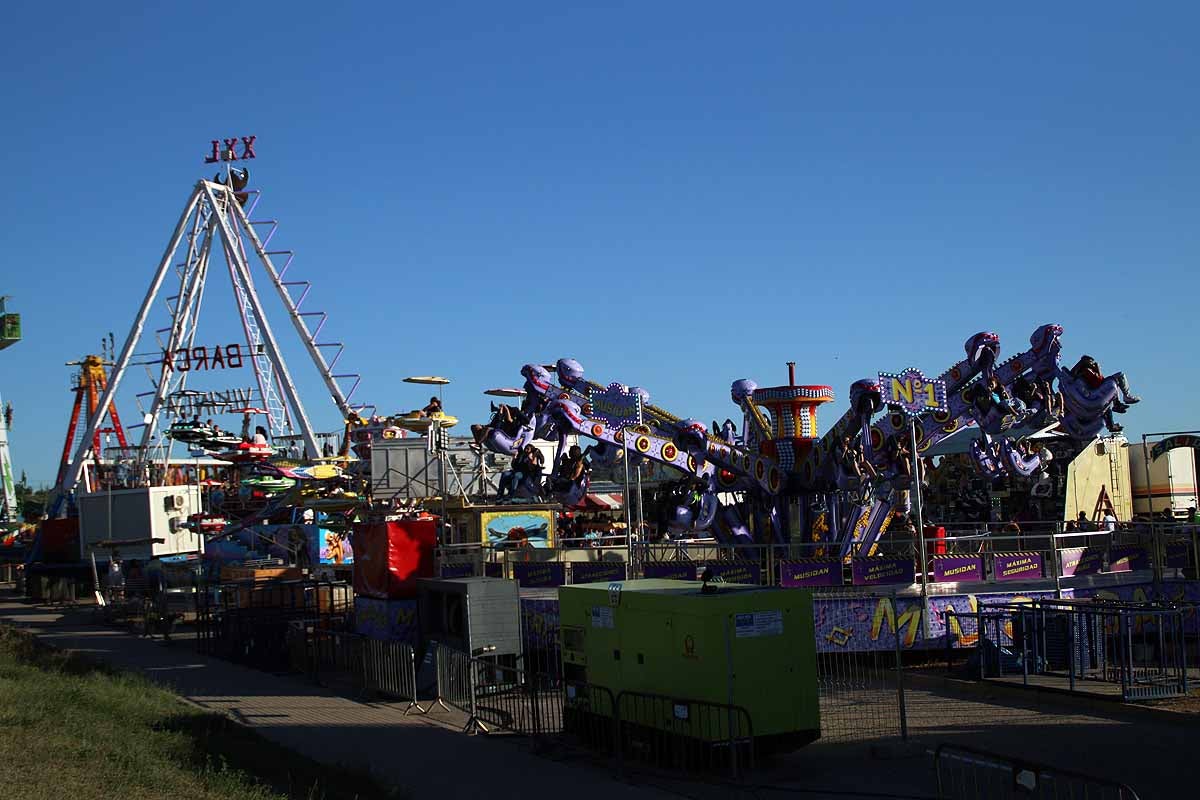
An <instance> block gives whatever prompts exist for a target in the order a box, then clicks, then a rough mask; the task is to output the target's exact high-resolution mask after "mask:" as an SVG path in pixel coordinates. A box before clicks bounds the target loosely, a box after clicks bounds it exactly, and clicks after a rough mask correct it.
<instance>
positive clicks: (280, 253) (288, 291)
mask: <svg viewBox="0 0 1200 800" xmlns="http://www.w3.org/2000/svg"><path fill="white" fill-rule="evenodd" d="M235 212H236V213H235V218H238V220H239V222H240V223H241V230H243V231H244V232H245V233H246V234H247V236H246V238H248V239H249V240H250V242H251V244H252V245H253V247H254V249H255V251H256V252H257V254H258V257H259V259H260V260H261V261H262V264H263V267H264V268H265V269H266V271H267V275H268V277H270V279H271V284H272V285H273V286H274V287H275V291H276V293H277V294H278V295H279V299H280V300H281V301H282V302H283V305H284V307H285V308H286V309H287V311H288V316H289V317H290V318H291V320H292V326H293V327H294V328H295V329H296V333H297V335H299V337H300V340H301V341H302V342H304V346H305V348H306V349H307V350H308V354H309V357H310V358H311V359H312V360H313V363H314V364H316V366H317V369H318V370H319V371H320V372H321V377H322V379H323V380H324V381H325V386H326V388H328V389H329V393H330V395H331V396H332V397H333V401H334V403H335V404H336V405H337V406H338V408H339V409H341V412H342V414H343V416H344V417H349V416H351V415H353V414H361V413H363V412H364V411H367V410H374V406H372V405H370V404H367V403H354V402H353V399H354V393H355V391H357V390H358V385H359V383H360V382H361V381H362V376H361V375H360V374H359V373H357V372H343V373H337V372H334V370H335V369H337V364H338V361H339V360H340V359H341V357H342V353H344V352H345V350H346V345H345V343H344V342H335V341H331V342H322V341H319V339H320V336H321V333H322V331H323V330H324V328H325V323H326V322H328V321H329V314H328V312H325V311H308V310H304V308H303V306H304V301H305V300H307V299H308V295H309V292H310V291H311V290H312V281H308V280H287V277H288V272H289V271H290V270H291V267H292V263H293V262H294V261H295V258H296V253H295V252H294V251H292V250H268V249H267V248H268V247H270V245H271V240H272V239H273V238H274V237H275V234H276V232H278V230H279V221H278V220H276V219H259V220H251V219H250V214H252V213H253V212H254V206H251V207H250V208H249V209H247V210H245V211H244V212H243V211H242V209H240V208H238V209H235ZM259 230H262V231H263V232H264V233H263V235H262V237H261V238H259V235H258V231H259ZM276 259H280V260H281V261H282V266H280V267H278V268H276V266H275V260H276ZM297 290H299V295H298V296H297V295H296V294H294V292H296V291H297ZM310 319H311V320H315V327H313V328H310V327H309V320H310ZM327 351H332V357H331V358H330V359H329V360H328V361H327V360H326V358H325V353H326V352H327ZM342 381H348V382H350V383H349V389H343V388H342V383H341V382H342Z"/></svg>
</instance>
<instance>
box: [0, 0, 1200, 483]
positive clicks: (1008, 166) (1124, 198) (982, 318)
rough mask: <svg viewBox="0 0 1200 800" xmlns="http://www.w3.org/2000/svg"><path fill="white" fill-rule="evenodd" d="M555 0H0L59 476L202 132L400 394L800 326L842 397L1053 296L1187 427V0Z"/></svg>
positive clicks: (474, 406)
mask: <svg viewBox="0 0 1200 800" xmlns="http://www.w3.org/2000/svg"><path fill="white" fill-rule="evenodd" d="M564 5H565V4H561V3H539V4H523V3H516V4H495V3H451V2H446V3H437V4H420V5H418V4H395V3H393V4H382V3H380V4H370V5H368V4H357V3H356V4H348V6H347V7H346V8H345V9H338V10H337V11H333V10H331V7H330V6H328V5H327V4H322V5H319V6H318V5H316V4H304V3H287V4H283V3H266V2H263V3H253V4H236V5H233V6H220V5H192V6H187V7H182V6H181V7H179V8H178V9H171V10H169V11H162V10H160V9H159V6H158V5H157V4H156V5H150V4H138V3H130V4H125V5H123V6H112V5H103V4H101V5H97V4H84V3H77V4H65V5H55V6H54V7H50V6H47V5H45V4H41V5H38V4H19V5H17V6H14V7H13V8H11V9H8V10H7V12H6V28H7V30H8V32H9V36H8V37H6V49H7V53H6V57H5V59H4V62H3V64H2V65H0V73H2V78H3V79H2V80H0V101H2V102H3V106H2V107H3V108H4V109H5V110H6V112H7V113H6V114H5V120H4V123H3V126H2V128H0V144H2V145H3V146H2V147H0V171H2V173H3V175H4V176H5V179H6V183H7V188H8V191H6V192H4V193H2V194H0V211H2V212H3V219H4V224H3V225H2V226H0V253H2V256H0V293H2V294H8V295H13V296H14V299H13V301H12V306H13V307H14V308H15V309H18V310H20V311H21V313H22V314H23V317H24V323H25V330H26V341H24V342H23V343H21V344H20V345H18V346H16V347H13V348H10V349H8V350H6V351H4V352H3V353H0V395H3V397H4V398H5V399H7V400H11V401H12V402H13V404H14V406H15V407H16V423H15V426H14V430H13V435H12V438H13V450H14V459H15V461H16V465H17V469H18V470H20V469H25V470H26V471H27V472H28V474H29V477H30V479H31V480H32V481H34V482H41V481H49V480H52V478H53V476H54V470H55V467H56V464H57V459H58V451H59V449H60V448H61V444H62V438H63V436H64V434H65V429H66V423H67V414H68V410H69V406H70V400H71V398H70V395H69V394H68V392H67V386H68V379H69V374H70V371H69V370H68V368H66V367H65V366H63V362H65V361H68V360H72V359H75V358H78V357H80V356H81V355H83V354H84V353H87V352H94V351H95V350H96V346H97V342H98V340H99V338H100V337H101V336H102V335H103V334H104V333H106V332H108V331H110V330H111V331H113V332H114V333H115V334H116V336H117V339H118V343H120V341H121V339H122V338H123V337H124V335H125V333H126V331H127V330H128V327H129V324H130V322H131V320H132V317H133V314H134V312H135V310H136V308H137V304H138V303H139V301H140V299H141V297H142V295H143V293H144V291H145V288H146V285H147V283H148V281H149V279H150V276H151V274H152V271H153V268H154V266H155V265H156V263H157V260H158V258H159V257H160V255H161V252H162V248H163V246H164V244H165V243H166V240H167V237H168V235H169V233H170V229H171V226H172V225H173V223H174V221H175V219H176V218H177V216H178V213H179V211H180V207H181V205H182V203H183V202H184V201H185V199H186V197H187V194H188V192H189V190H190V188H191V186H192V184H193V182H194V181H195V180H196V179H197V178H199V177H202V176H204V175H206V174H210V173H211V170H210V169H207V168H206V167H205V166H204V165H203V164H202V163H201V157H202V155H203V153H204V152H205V150H206V148H207V146H208V145H207V143H208V141H209V139H211V138H214V137H219V136H234V135H241V134H251V133H252V134H255V135H256V136H257V137H258V140H257V144H256V150H257V152H258V159H257V160H256V161H254V162H252V164H251V167H252V170H253V176H254V179H255V184H256V185H259V186H261V187H262V188H263V189H264V192H265V193H264V197H263V200H262V205H261V206H260V208H261V210H262V212H263V214H264V215H268V216H271V217H275V218H277V219H279V220H280V221H281V222H282V228H281V229H280V231H279V233H278V234H277V236H276V239H275V243H277V244H279V245H282V246H286V247H290V248H293V249H295V250H296V251H297V252H298V257H297V261H296V266H295V267H294V269H295V273H294V274H295V275H297V276H298V277H303V278H307V279H310V280H312V281H313V282H314V283H315V288H314V290H313V291H314V295H313V297H314V298H315V300H316V302H315V306H314V307H316V308H323V309H325V310H328V311H329V312H330V314H331V319H330V321H329V323H328V324H327V326H326V330H327V331H328V332H329V334H330V336H332V337H336V338H339V339H341V340H343V341H345V342H346V343H347V345H348V347H349V349H348V352H347V353H346V354H345V356H343V360H342V366H346V367H352V368H356V369H357V370H358V371H361V372H362V373H363V374H364V381H363V387H362V389H361V395H360V396H361V397H363V398H365V399H368V400H373V401H375V402H377V403H378V404H379V405H380V406H381V408H383V409H386V410H400V409H408V408H413V407H417V406H419V405H421V404H422V401H423V400H424V398H425V397H426V396H427V394H428V393H427V392H422V391H420V389H419V387H411V386H407V385H405V384H403V383H402V382H401V378H403V377H404V376H405V375H412V374H428V373H437V374H444V375H447V376H449V377H450V378H452V379H453V380H454V383H453V384H452V385H451V386H450V387H448V389H447V391H446V401H447V406H448V408H449V410H450V411H452V412H456V413H458V414H459V415H460V416H462V417H463V418H464V420H469V421H474V420H477V419H482V418H483V417H485V416H486V414H487V398H485V397H483V396H482V395H481V394H480V392H481V391H482V390H483V389H485V388H487V387H489V386H496V385H512V384H514V383H518V382H519V377H518V376H517V370H518V369H519V367H520V365H521V364H522V363H524V362H526V361H534V360H553V359H555V358H558V357H560V356H567V355H570V356H574V357H575V358H578V359H579V360H580V361H581V362H583V364H584V366H585V367H586V368H587V369H588V373H589V375H590V376H591V377H593V378H596V379H598V380H602V381H616V380H619V381H622V382H625V383H630V384H638V385H642V386H645V387H646V388H648V389H649V391H650V392H651V395H652V398H653V400H654V401H655V402H658V403H660V404H661V405H663V406H666V407H668V408H671V409H673V410H675V411H676V413H679V414H682V415H688V416H697V417H700V418H701V419H711V418H713V417H718V416H719V417H720V418H721V419H723V418H724V417H725V416H727V415H728V414H729V412H730V410H732V406H731V405H730V404H729V402H728V385H729V382H730V381H732V380H733V379H735V378H739V377H752V378H754V379H755V380H757V381H758V382H759V383H760V384H762V385H769V384H772V383H782V382H784V379H785V378H786V370H785V367H784V365H783V362H784V361H786V360H789V359H791V360H795V361H797V362H798V367H797V372H798V376H799V377H800V378H801V379H802V380H803V381H805V382H812V383H827V384H830V385H832V386H833V387H834V388H835V390H836V391H837V392H838V394H839V402H838V403H837V404H836V406H835V409H830V412H829V413H827V414H826V415H825V416H824V417H823V420H824V421H825V423H826V424H828V423H829V422H830V421H831V420H832V419H833V418H834V416H835V414H840V413H841V409H842V408H843V407H844V393H845V390H846V388H847V387H848V385H849V384H850V382H851V381H853V380H855V379H857V378H859V377H863V376H865V375H871V374H874V373H875V372H877V371H878V370H880V369H898V368H902V367H905V366H908V365H910V364H911V365H916V366H919V367H922V368H924V369H925V370H926V371H927V372H931V373H933V372H938V371H940V370H942V369H944V368H945V367H946V366H948V365H949V364H950V363H952V362H954V361H955V360H957V359H958V358H960V357H961V355H962V352H963V350H962V343H963V341H964V340H966V339H967V338H968V337H969V336H970V335H971V334H972V333H974V332H976V331H979V330H986V329H991V330H995V331H997V332H998V333H999V334H1000V335H1001V338H1002V343H1003V347H1004V351H1005V352H1007V353H1013V352H1016V351H1017V350H1018V349H1022V348H1023V346H1024V345H1025V343H1026V341H1027V339H1028V336H1029V334H1030V333H1031V332H1032V331H1033V329H1034V328H1035V327H1036V326H1037V325H1039V324H1042V323H1044V322H1050V321H1055V322H1058V323H1060V324H1062V325H1064V326H1065V328H1066V334H1065V337H1064V350H1065V354H1066V357H1067V358H1069V359H1074V358H1075V357H1077V356H1078V355H1079V354H1081V353H1083V352H1087V353H1090V354H1091V355H1093V356H1095V357H1097V358H1098V359H1099V360H1100V362H1101V364H1102V365H1103V366H1104V368H1105V369H1106V370H1108V371H1115V370H1117V369H1123V370H1125V371H1126V372H1128V373H1129V375H1130V377H1131V379H1132V380H1133V382H1134V387H1135V389H1136V390H1138V391H1139V392H1140V393H1141V394H1143V395H1144V396H1145V401H1144V402H1143V403H1142V404H1141V405H1140V406H1138V407H1137V408H1136V409H1135V410H1134V412H1133V413H1130V414H1128V415H1126V417H1125V422H1126V423H1127V426H1128V430H1129V431H1130V432H1132V433H1135V434H1137V433H1140V432H1141V431H1144V430H1163V429H1175V428H1189V427H1195V420H1194V414H1193V403H1192V401H1191V400H1188V399H1187V398H1189V397H1194V396H1195V394H1196V392H1197V391H1198V390H1200V378H1198V377H1197V376H1196V373H1194V372H1192V371H1191V368H1190V367H1189V366H1188V365H1189V364H1192V363H1193V362H1194V360H1195V354H1194V346H1195V345H1194V342H1195V339H1194V332H1195V330H1194V322H1193V314H1192V307H1193V304H1194V302H1195V294H1196V288H1197V283H1198V279H1197V277H1196V272H1195V265H1196V261H1197V256H1198V255H1200V233H1198V231H1200V227H1198V226H1197V219H1200V199H1198V195H1197V188H1196V187H1197V186H1198V185H1200V169H1198V168H1197V143H1198V141H1200V111H1198V110H1197V104H1196V103H1195V81H1196V77H1197V75H1198V74H1200V52H1198V51H1197V49H1196V48H1195V46H1194V35H1193V34H1194V32H1195V30H1197V25H1198V23H1200V7H1197V6H1195V4H1185V3H1159V4H1154V5H1153V6H1137V5H1136V4H1128V3H1120V4H1118V3H1095V2H1091V3H1071V4H1065V3H1064V4H1053V6H1052V7H1049V8H1040V7H1036V6H1033V5H1029V6H1026V7H1023V8H1016V9H1013V8H1003V9H996V10H993V9H988V10H978V9H969V8H963V7H961V6H958V7H952V6H950V5H949V4H944V5H942V6H940V7H934V6H932V5H920V6H918V5H917V4H903V5H892V6H889V7H888V8H883V7H882V6H870V5H868V4H855V5H852V4H836V5H837V7H829V6H826V5H822V4H816V3H812V4H803V3H784V2H778V3H759V4H742V5H741V6H735V5H730V4H727V3H723V4H717V3H702V2H694V1H693V2H687V3H607V4H604V5H605V8H604V10H599V9H590V10H589V9H573V8H565V7H564ZM149 9H154V10H149ZM206 308H207V309H208V313H209V314H210V316H209V317H206V319H205V321H204V323H203V324H202V328H201V335H200V338H201V340H204V339H206V338H207V339H211V340H212V341H213V342H214V343H215V342H216V341H218V340H221V341H223V340H226V339H231V338H232V337H233V336H234V334H235V332H236V326H235V325H234V323H233V319H234V318H233V316H232V313H231V305H230V302H229V299H228V291H227V290H225V292H224V294H222V293H221V291H220V290H214V294H213V296H212V297H211V298H210V299H209V300H207V301H206ZM160 320H161V317H160ZM285 325H286V320H285V319H284V318H282V317H281V316H279V315H277V316H276V317H275V327H276V329H277V330H280V331H285V330H286V328H285ZM289 345H290V347H289V352H290V353H291V354H292V355H293V358H292V364H293V370H294V371H295V372H296V373H297V378H298V379H299V381H300V384H301V387H302V389H303V390H304V391H305V394H306V397H307V405H308V410H309V413H310V415H312V416H313V417H314V418H315V419H316V421H317V422H318V425H319V427H323V428H329V427H332V426H333V425H335V424H336V421H337V416H336V414H335V413H334V411H333V409H332V407H331V406H330V404H329V403H328V402H327V401H325V400H324V398H325V393H324V391H323V390H322V389H321V388H320V385H319V381H318V380H317V378H316V374H315V372H314V371H313V370H311V369H309V368H308V367H307V365H305V364H302V362H301V361H300V357H301V356H302V352H301V351H300V349H299V347H298V346H297V345H296V344H295V343H294V342H289ZM141 349H143V350H145V349H147V348H145V347H143V348H141ZM243 372H245V374H244V375H241V376H232V375H231V376H230V377H229V378H228V379H227V380H226V381H225V383H224V384H222V383H221V382H220V381H216V382H214V383H212V384H210V385H209V386H207V387H205V388H223V387H224V386H231V385H238V386H246V385H249V378H250V375H249V372H248V370H244V371H243ZM144 388H146V384H145V380H144V374H143V375H139V374H137V373H132V374H131V376H130V378H129V383H128V384H127V385H126V386H125V387H124V391H123V392H122V398H121V406H120V410H121V411H123V412H124V414H125V416H126V417H127V418H132V417H134V416H135V414H134V410H133V405H132V400H131V396H132V393H133V392H134V391H140V390H142V389H144Z"/></svg>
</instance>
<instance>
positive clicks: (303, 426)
mask: <svg viewBox="0 0 1200 800" xmlns="http://www.w3.org/2000/svg"><path fill="white" fill-rule="evenodd" d="M201 187H202V189H203V191H204V194H205V196H207V198H208V201H209V202H210V203H211V204H212V207H213V208H214V209H215V210H216V218H217V222H218V224H219V225H220V228H221V238H222V239H223V241H224V244H225V257H226V258H227V259H229V262H230V264H231V265H232V267H233V269H234V270H236V272H237V274H238V276H239V277H240V278H241V279H242V281H243V282H244V284H245V287H244V288H245V291H246V297H247V299H248V300H249V302H250V306H251V308H252V309H253V311H254V318H255V320H256V321H257V322H258V326H259V329H260V331H261V333H262V337H263V345H264V346H265V348H266V350H267V356H268V357H269V358H270V359H271V365H272V366H273V367H274V368H275V377H276V380H277V381H278V382H279V388H280V389H281V390H282V391H283V394H284V396H285V397H286V398H287V401H288V404H289V405H290V406H291V410H292V418H293V419H294V420H295V421H296V422H297V423H298V424H299V427H300V435H301V436H302V437H303V438H304V448H305V451H306V455H307V456H308V457H309V458H320V457H321V448H320V446H319V445H318V444H317V437H316V433H315V432H314V431H313V427H312V423H310V422H309V420H308V414H307V413H306V412H305V410H304V405H303V404H302V403H301V402H300V395H299V393H298V392H297V391H296V384H295V383H294V382H293V381H292V376H291V374H290V373H289V372H288V369H287V364H285V363H284V360H283V356H282V355H281V354H280V352H279V346H278V344H277V343H276V341H275V334H274V332H273V331H272V330H271V324H270V322H268V321H267V315H266V313H265V312H264V311H263V307H262V303H261V302H260V301H259V299H258V292H257V291H255V289H254V281H253V278H251V276H250V266H249V264H247V263H246V261H245V259H244V258H243V257H242V253H241V251H240V248H239V246H238V245H239V239H238V238H237V234H236V233H235V232H234V231H233V229H232V227H231V226H230V224H229V219H228V218H227V217H226V216H225V215H224V214H222V213H221V211H222V210H227V209H229V208H234V209H237V213H241V210H242V209H241V206H239V205H238V203H237V199H236V198H235V197H234V194H233V191H232V190H231V189H229V187H227V186H223V185H221V184H217V183H211V182H209V181H201ZM214 190H219V191H221V193H222V194H223V195H224V207H222V201H221V200H218V199H217V196H216V194H214ZM242 218H243V219H244V218H245V217H244V214H243V215H242ZM249 233H250V236H251V237H253V241H254V242H255V243H256V245H255V246H256V247H258V245H257V241H258V240H257V237H254V233H253V231H250V232H249Z"/></svg>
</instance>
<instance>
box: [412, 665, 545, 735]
mask: <svg viewBox="0 0 1200 800" xmlns="http://www.w3.org/2000/svg"><path fill="white" fill-rule="evenodd" d="M436 658H437V698H436V700H435V702H437V703H438V704H439V705H442V706H443V707H445V706H452V707H454V708H457V709H458V710H460V711H462V712H463V713H465V714H466V715H467V723H466V725H465V726H464V728H463V729H464V731H466V732H467V733H475V732H482V733H487V732H488V731H489V730H490V728H489V726H491V727H494V728H500V729H503V730H509V731H513V732H514V733H520V734H523V735H525V736H530V737H533V738H535V739H536V738H538V737H541V736H544V735H546V734H550V733H557V732H558V731H561V730H562V684H561V681H560V680H559V679H558V678H557V677H556V676H553V675H539V674H537V673H535V672H530V671H527V670H523V669H520V668H518V667H517V666H516V665H515V662H513V663H511V664H504V663H501V662H500V661H499V660H497V659H495V658H487V657H482V658H481V657H473V656H471V655H469V654H467V653H463V652H461V651H458V650H455V649H453V648H451V647H447V646H446V645H444V644H440V643H439V644H437V645H436Z"/></svg>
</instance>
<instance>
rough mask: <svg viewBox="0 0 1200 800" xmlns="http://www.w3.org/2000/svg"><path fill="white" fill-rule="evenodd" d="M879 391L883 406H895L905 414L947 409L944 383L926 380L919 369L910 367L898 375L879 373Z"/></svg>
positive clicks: (931, 379) (930, 379)
mask: <svg viewBox="0 0 1200 800" xmlns="http://www.w3.org/2000/svg"><path fill="white" fill-rule="evenodd" d="M879 391H880V393H881V394H882V395H883V402H884V404H885V405H889V406H895V407H897V408H899V409H900V410H901V411H903V412H904V413H906V414H913V415H915V414H923V413H925V412H926V411H945V410H946V409H947V405H946V383H945V381H939V380H936V379H933V378H926V377H925V375H924V373H922V372H921V370H919V369H913V368H911V367H910V368H909V369H906V370H904V371H903V372H901V373H900V374H898V375H893V374H892V373H890V372H881V373H879Z"/></svg>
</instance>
